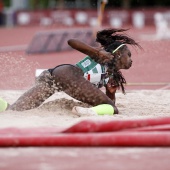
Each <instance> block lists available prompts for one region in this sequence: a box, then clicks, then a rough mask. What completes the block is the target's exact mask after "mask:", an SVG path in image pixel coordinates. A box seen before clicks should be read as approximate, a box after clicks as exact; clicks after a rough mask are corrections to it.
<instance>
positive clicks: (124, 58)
mask: <svg viewBox="0 0 170 170" xmlns="http://www.w3.org/2000/svg"><path fill="white" fill-rule="evenodd" d="M131 66H132V59H131V52H130V50H129V49H128V47H127V46H124V48H123V49H122V50H120V55H118V61H117V68H118V69H129V68H130V67H131Z"/></svg>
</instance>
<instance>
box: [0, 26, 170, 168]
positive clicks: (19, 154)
mask: <svg viewBox="0 0 170 170" xmlns="http://www.w3.org/2000/svg"><path fill="white" fill-rule="evenodd" d="M40 30H48V29H47V28H35V27H34V28H31V27H29V28H13V29H12V28H9V29H3V28H1V29H0V37H1V39H0V47H7V46H19V47H23V46H25V45H28V44H29V42H30V41H31V39H32V36H33V35H34V34H35V33H36V32H37V31H40ZM48 31H49V30H48ZM154 31H155V30H154V28H145V29H144V30H134V29H131V31H130V35H131V36H132V37H134V38H135V39H136V40H139V42H140V44H141V46H142V47H143V49H144V50H143V51H140V50H138V51H136V50H135V49H132V54H133V56H132V57H133V61H134V62H133V67H132V68H131V69H130V70H127V71H123V73H124V76H125V77H126V80H127V82H137V83H141V82H170V80H169V63H170V56H169V54H170V49H169V45H170V42H169V41H152V40H150V38H149V36H148V37H147V36H145V38H146V37H147V38H146V39H145V40H143V39H142V38H141V35H144V34H145V35H146V34H153V33H154ZM83 57H84V55H83V54H81V53H79V52H76V51H72V52H61V53H53V54H43V55H26V54H25V53H24V51H20V52H18V51H17V52H1V53H0V59H1V68H0V69H1V77H0V78H1V82H0V89H27V88H29V87H30V86H31V84H32V83H34V79H35V69H37V68H49V67H55V66H56V65H58V64H63V63H72V64H73V63H75V62H77V61H78V60H80V59H82V58H83ZM21 58H22V59H21ZM23 59H24V60H23ZM162 87H164V86H128V87H127V89H143V88H145V89H149V88H150V89H158V88H162ZM165 88H168V87H165ZM169 157H170V149H169V148H163V147H153V148H152V147H18V148H14V147H13V148H12V147H11V148H3V147H1V148H0V160H1V162H0V169H3V170H7V169H8V170H9V169H17V170H21V169H22V170H23V169H29V170H34V169H37V170H38V169H52V170H53V169H62V170H66V169H69V170H75V169H82V170H84V169H88V170H91V169H93V170H94V169H98V170H100V169H101V170H103V169H106V170H112V169H117V170H136V169H138V170H143V169H145V170H151V169H154V170H160V169H164V170H169Z"/></svg>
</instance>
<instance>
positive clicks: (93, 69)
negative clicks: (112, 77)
mask: <svg viewBox="0 0 170 170" xmlns="http://www.w3.org/2000/svg"><path fill="white" fill-rule="evenodd" d="M76 66H78V67H79V68H81V69H82V71H83V73H84V77H85V78H86V79H87V80H89V81H90V82H91V83H92V84H94V85H95V86H96V87H98V88H100V87H102V86H103V85H105V84H106V83H107V82H108V78H106V70H107V67H106V66H104V65H101V64H99V63H96V62H95V61H94V60H93V59H91V58H90V57H89V56H87V57H85V58H84V59H83V60H81V61H79V62H78V63H76Z"/></svg>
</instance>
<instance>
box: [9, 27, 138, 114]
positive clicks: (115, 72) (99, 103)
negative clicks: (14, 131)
mask: <svg viewBox="0 0 170 170" xmlns="http://www.w3.org/2000/svg"><path fill="white" fill-rule="evenodd" d="M125 31H127V30H126V29H104V30H101V31H99V32H97V34H96V42H98V43H99V44H100V47H98V48H96V47H91V46H89V45H87V44H85V43H83V42H81V41H79V40H77V39H70V40H68V44H69V45H70V46H71V47H72V48H74V49H76V50H78V51H80V52H82V53H84V54H86V55H87V56H86V57H85V58H84V59H83V60H81V61H80V62H78V63H76V64H75V65H71V64H62V65H58V66H56V67H55V68H52V69H48V70H45V71H44V72H42V73H41V74H40V76H39V77H38V78H37V80H36V84H35V85H34V86H33V87H32V88H31V89H29V90H28V91H26V92H25V93H24V94H23V95H21V97H19V99H18V100H17V101H16V102H15V103H14V104H12V105H10V106H8V109H10V110H17V111H23V110H29V109H33V108H36V107H38V106H40V105H41V104H42V103H43V102H44V101H45V100H46V99H47V98H49V97H50V96H51V95H52V94H54V93H55V91H56V90H57V91H64V92H65V93H66V94H68V95H69V96H71V97H73V98H74V99H77V100H79V101H81V102H84V103H87V104H89V105H91V106H92V108H91V109H90V111H92V113H94V114H99V115H102V114H105V113H106V114H107V112H108V114H111V115H112V114H117V113H118V109H117V107H116V106H115V101H116V98H115V93H116V90H117V89H118V88H121V90H122V92H123V93H125V89H124V84H125V83H126V80H125V78H124V77H123V75H122V73H121V72H120V69H129V68H130V67H131V65H132V59H131V52H130V50H129V48H128V46H127V44H129V45H134V46H138V47H140V45H139V44H138V43H137V42H135V41H134V40H133V39H132V38H130V37H129V36H127V35H126V34H124V32H125ZM103 86H104V87H105V89H106V93H104V92H102V91H101V90H100V88H101V87H103ZM79 111H80V112H81V111H82V108H80V107H74V108H73V112H76V113H78V112H79Z"/></svg>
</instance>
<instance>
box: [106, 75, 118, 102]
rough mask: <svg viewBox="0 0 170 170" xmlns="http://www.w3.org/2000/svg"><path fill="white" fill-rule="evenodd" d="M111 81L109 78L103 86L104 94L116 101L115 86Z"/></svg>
mask: <svg viewBox="0 0 170 170" xmlns="http://www.w3.org/2000/svg"><path fill="white" fill-rule="evenodd" d="M112 81H113V80H112V78H110V79H109V81H108V83H107V84H106V86H105V88H106V95H107V96H108V97H109V98H110V99H111V100H112V101H114V103H115V102H116V96H115V93H116V90H117V87H116V86H115V85H114V84H113V83H112Z"/></svg>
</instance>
